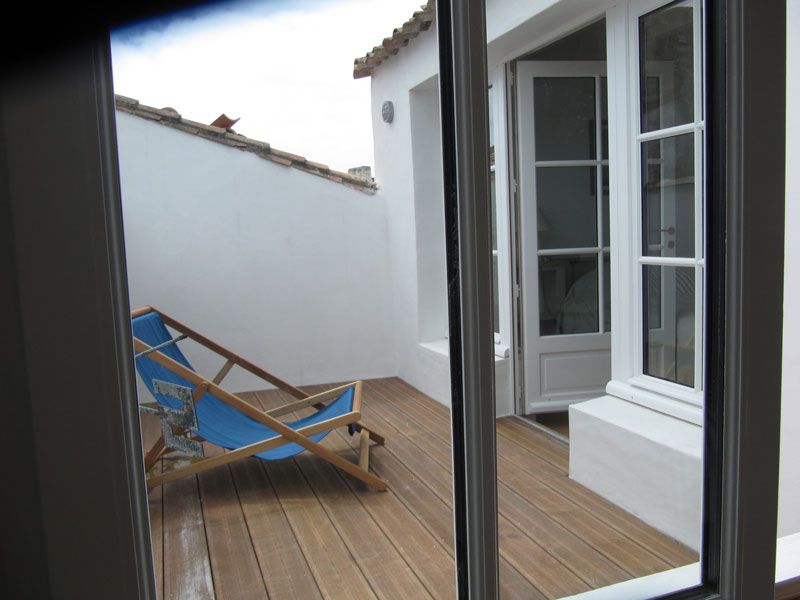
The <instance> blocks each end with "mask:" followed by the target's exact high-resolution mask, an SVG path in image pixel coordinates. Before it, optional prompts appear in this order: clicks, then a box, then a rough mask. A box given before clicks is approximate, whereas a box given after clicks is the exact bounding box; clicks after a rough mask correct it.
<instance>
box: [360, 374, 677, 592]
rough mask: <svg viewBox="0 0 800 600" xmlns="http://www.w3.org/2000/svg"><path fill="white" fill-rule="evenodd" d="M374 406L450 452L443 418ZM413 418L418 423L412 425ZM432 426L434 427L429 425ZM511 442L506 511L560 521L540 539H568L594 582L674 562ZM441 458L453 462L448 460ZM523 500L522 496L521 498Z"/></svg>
mask: <svg viewBox="0 0 800 600" xmlns="http://www.w3.org/2000/svg"><path fill="white" fill-rule="evenodd" d="M368 389H369V390H370V392H373V386H372V384H370V385H369V386H368ZM373 393H374V392H373ZM370 406H373V407H375V409H376V410H383V411H385V412H387V411H388V412H389V413H392V412H393V413H394V414H390V415H389V416H388V418H390V419H391V421H392V423H393V424H394V425H395V426H397V427H403V426H405V427H406V428H407V429H408V428H412V429H414V428H421V429H422V431H423V432H425V431H430V432H432V433H433V434H434V435H432V436H429V435H424V434H417V433H414V434H413V435H414V438H413V439H414V441H415V443H417V444H418V445H422V446H424V447H425V449H426V451H427V452H428V453H429V454H430V455H431V456H434V457H437V459H438V460H440V461H442V460H443V457H446V456H447V455H448V453H449V445H446V446H444V445H442V444H440V447H439V448H436V441H439V442H441V440H442V438H447V439H449V436H448V435H447V431H443V430H442V429H443V427H444V425H443V424H441V423H440V425H439V426H438V427H437V426H435V425H434V424H431V423H430V422H426V423H425V426H424V427H423V426H422V425H420V422H418V421H414V420H413V419H411V417H410V416H409V414H411V413H413V410H406V412H403V411H404V410H405V409H407V407H406V405H405V404H402V403H400V402H388V401H386V402H381V403H375V402H373V403H370ZM415 417H417V418H419V415H415ZM412 422H413V423H414V425H411V423H412ZM429 427H430V428H432V429H427V428H429ZM536 433H538V432H536ZM506 446H507V442H505V441H504V440H498V448H499V456H498V476H499V484H500V486H499V500H500V503H501V504H500V512H501V514H504V515H506V516H508V517H509V518H510V519H511V520H512V521H513V522H517V523H525V526H524V527H523V529H527V530H529V531H534V530H536V529H541V526H542V524H545V523H547V524H552V525H556V528H555V529H552V535H548V536H544V537H543V538H542V537H539V536H541V535H543V534H544V532H541V531H540V532H539V535H538V536H537V539H542V540H543V541H544V540H548V539H549V540H550V541H546V542H545V543H546V544H547V545H548V547H550V546H553V547H556V548H562V547H563V546H564V544H566V545H567V548H568V553H569V554H572V556H571V558H570V559H569V563H568V564H575V562H576V561H577V562H579V563H581V564H584V565H585V567H586V568H585V569H583V570H582V577H583V578H584V579H586V580H587V581H589V582H590V583H592V584H593V585H598V584H601V583H602V584H605V585H608V583H609V582H614V581H615V580H616V581H621V580H622V579H624V578H625V577H623V576H622V575H623V574H625V573H626V574H628V575H630V576H632V577H640V576H643V575H648V574H651V573H655V572H658V571H662V570H665V569H667V568H670V567H671V566H672V565H671V564H670V563H669V562H667V561H665V560H663V559H661V558H659V557H657V556H655V555H654V554H652V553H650V552H649V551H647V549H646V548H644V547H642V546H641V545H640V544H639V543H638V542H637V541H635V540H631V539H629V538H626V537H625V536H623V535H622V534H621V533H620V532H619V531H617V530H615V529H613V528H612V527H610V526H608V525H607V524H606V523H604V522H602V521H600V520H598V519H597V518H595V517H594V516H593V515H592V514H591V513H590V512H589V511H587V510H585V509H582V508H581V507H580V506H578V505H577V504H575V503H574V502H572V500H571V498H570V496H569V495H568V494H567V495H565V494H561V493H558V492H556V491H554V490H553V489H551V487H550V485H551V484H554V480H560V481H561V484H563V486H571V487H573V488H581V490H583V489H584V488H582V487H581V486H579V485H578V484H576V483H575V482H572V481H569V480H568V479H567V478H566V474H560V473H559V472H554V471H553V469H550V470H549V471H548V470H547V469H546V468H544V467H542V468H537V469H536V472H537V477H536V478H535V477H533V476H532V475H531V474H530V473H528V472H526V471H525V470H524V469H522V468H520V467H522V466H523V465H524V464H526V461H527V460H528V458H529V457H527V456H526V455H525V454H524V453H522V452H521V451H520V449H517V448H516V447H513V446H512V447H511V449H512V450H517V451H518V453H517V454H514V455H512V456H511V457H510V460H509V457H508V456H507V452H508V448H507V447H506ZM504 449H505V450H506V452H504ZM442 464H445V465H446V466H449V460H447V462H446V463H444V462H443V463H442ZM558 485H560V484H556V486H558ZM520 501H522V503H521V504H520ZM559 527H561V528H563V530H562V529H559ZM576 538H577V539H578V540H583V541H584V542H586V544H587V545H588V546H589V548H588V552H589V553H588V554H585V555H584V552H585V551H586V550H587V549H585V548H581V544H580V543H578V542H576ZM597 557H600V558H597ZM608 561H611V562H613V563H614V564H615V565H616V566H617V567H618V568H614V567H612V566H611V565H609V564H608ZM688 562H692V561H688ZM620 570H621V572H620Z"/></svg>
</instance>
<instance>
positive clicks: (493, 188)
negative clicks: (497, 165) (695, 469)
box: [489, 171, 497, 250]
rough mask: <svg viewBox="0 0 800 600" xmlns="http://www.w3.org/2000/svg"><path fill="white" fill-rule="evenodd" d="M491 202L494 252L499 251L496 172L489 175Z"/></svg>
mask: <svg viewBox="0 0 800 600" xmlns="http://www.w3.org/2000/svg"><path fill="white" fill-rule="evenodd" d="M489 201H490V202H491V207H490V210H491V211H492V250H497V186H496V184H495V181H494V171H492V172H490V173H489Z"/></svg>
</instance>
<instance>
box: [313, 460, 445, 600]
mask: <svg viewBox="0 0 800 600" xmlns="http://www.w3.org/2000/svg"><path fill="white" fill-rule="evenodd" d="M297 463H298V465H299V466H300V469H301V470H302V471H303V473H304V474H305V475H306V479H307V480H308V481H309V483H310V484H311V487H312V488H313V489H314V493H315V494H316V496H317V498H318V499H319V501H320V502H321V503H322V505H323V507H324V508H325V511H326V512H327V513H328V515H329V517H330V519H331V522H332V523H333V524H334V527H336V529H337V531H338V532H339V534H340V535H341V536H342V538H343V539H344V541H345V543H346V544H347V547H348V549H349V550H350V552H351V554H352V555H353V557H354V558H355V560H356V563H357V564H358V565H359V567H360V568H361V571H362V572H363V573H364V576H365V577H366V578H367V581H369V583H370V585H371V586H372V589H373V590H374V591H375V594H376V595H377V596H378V597H379V598H382V599H384V600H392V599H394V598H420V599H424V598H432V596H431V595H430V594H429V593H428V591H427V589H426V588H425V586H424V585H423V584H422V583H421V582H420V580H419V578H418V577H417V576H416V575H415V574H414V572H413V571H412V570H411V569H410V568H409V566H408V564H407V563H406V561H405V560H404V559H403V557H402V556H401V555H400V554H399V553H398V552H397V549H396V548H395V547H394V545H393V544H392V543H391V541H389V539H388V538H387V537H386V536H385V535H384V534H383V532H382V531H381V529H380V528H379V527H378V526H377V525H376V524H375V522H374V521H373V519H372V516H371V515H370V514H369V512H367V510H366V509H365V508H364V506H363V505H362V504H361V502H360V501H359V499H358V498H357V497H356V496H354V495H353V493H352V492H351V490H350V488H349V487H347V484H346V483H345V482H344V481H342V479H341V478H340V477H339V475H338V474H337V473H336V472H335V471H334V468H333V467H332V466H330V465H328V464H327V463H323V462H322V461H320V460H318V459H317V458H316V457H313V456H298V457H297Z"/></svg>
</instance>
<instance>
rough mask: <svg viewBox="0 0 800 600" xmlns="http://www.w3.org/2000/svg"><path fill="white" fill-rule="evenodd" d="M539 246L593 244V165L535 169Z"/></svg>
mask: <svg viewBox="0 0 800 600" xmlns="http://www.w3.org/2000/svg"><path fill="white" fill-rule="evenodd" d="M536 204H537V213H536V215H537V229H538V232H539V249H540V250H544V249H559V248H590V247H595V246H597V170H596V168H595V167H540V168H538V169H536Z"/></svg>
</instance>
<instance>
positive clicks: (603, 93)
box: [600, 77, 608, 160]
mask: <svg viewBox="0 0 800 600" xmlns="http://www.w3.org/2000/svg"><path fill="white" fill-rule="evenodd" d="M600 119H601V120H600V132H601V135H602V140H601V142H602V143H601V144H600V152H601V154H600V157H601V158H603V159H604V160H605V159H607V158H608V78H607V77H601V78H600Z"/></svg>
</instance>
